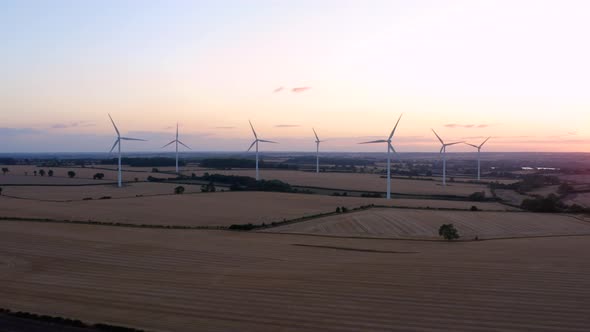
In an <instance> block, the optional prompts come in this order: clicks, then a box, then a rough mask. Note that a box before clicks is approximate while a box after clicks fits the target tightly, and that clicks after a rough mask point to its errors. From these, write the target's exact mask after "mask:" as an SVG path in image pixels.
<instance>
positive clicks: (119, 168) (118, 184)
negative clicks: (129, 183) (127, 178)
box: [109, 114, 145, 188]
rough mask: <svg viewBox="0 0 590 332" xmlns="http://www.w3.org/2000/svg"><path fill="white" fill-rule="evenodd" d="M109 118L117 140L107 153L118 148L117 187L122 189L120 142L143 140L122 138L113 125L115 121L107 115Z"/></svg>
mask: <svg viewBox="0 0 590 332" xmlns="http://www.w3.org/2000/svg"><path fill="white" fill-rule="evenodd" d="M109 118H110V119H111V123H112V124H113V127H115V131H116V132H117V140H116V141H115V144H113V147H112V148H111V151H109V153H111V152H113V150H114V149H115V147H117V146H118V147H119V164H118V165H119V167H118V168H117V173H118V174H117V186H118V187H119V188H121V187H122V183H121V141H144V142H145V140H144V139H140V138H131V137H122V136H121V133H120V132H119V129H118V128H117V125H115V121H113V118H112V117H111V115H110V114H109Z"/></svg>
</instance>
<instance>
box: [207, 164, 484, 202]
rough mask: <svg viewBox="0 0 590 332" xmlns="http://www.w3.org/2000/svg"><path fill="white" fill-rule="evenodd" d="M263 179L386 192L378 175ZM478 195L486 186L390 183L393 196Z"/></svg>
mask: <svg viewBox="0 0 590 332" xmlns="http://www.w3.org/2000/svg"><path fill="white" fill-rule="evenodd" d="M205 172H209V173H219V174H225V175H242V176H254V171H253V170H201V173H198V172H197V173H196V174H197V175H202V174H203V173H205ZM260 176H261V178H263V179H267V180H271V179H277V180H281V181H284V182H287V183H290V184H292V185H297V186H304V187H320V188H331V189H337V190H357V191H369V192H372V191H378V192H383V191H385V187H386V184H387V182H386V179H385V178H382V177H381V176H380V175H377V174H360V173H356V174H352V173H320V174H316V173H313V172H301V171H282V170H266V169H263V170H261V171H260ZM477 191H485V192H486V194H487V195H490V192H489V190H488V188H487V187H486V186H485V185H480V184H471V183H459V182H457V183H452V182H449V184H448V186H447V187H443V186H442V184H441V183H440V182H439V181H428V180H412V179H409V178H408V179H393V180H392V192H394V193H403V194H412V195H452V196H469V195H471V194H472V193H474V192H477Z"/></svg>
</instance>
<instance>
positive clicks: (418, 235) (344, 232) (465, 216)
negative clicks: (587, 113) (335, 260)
mask: <svg viewBox="0 0 590 332" xmlns="http://www.w3.org/2000/svg"><path fill="white" fill-rule="evenodd" d="M447 223H452V224H454V225H455V227H456V228H457V229H458V230H459V233H460V234H461V235H462V236H463V237H464V238H466V239H473V238H475V237H476V236H477V237H478V238H479V239H493V238H510V237H528V236H558V235H590V224H588V223H587V222H585V221H581V220H580V219H577V218H575V217H571V216H566V215H548V214H534V213H519V212H469V211H426V210H406V209H402V210H400V209H371V210H368V211H362V212H355V213H349V214H346V215H337V216H330V217H325V218H321V219H317V220H313V221H307V222H301V223H295V224H291V225H286V226H281V227H277V228H272V229H270V230H266V232H278V233H296V234H309V235H327V236H356V237H374V238H399V239H437V238H439V236H438V233H437V232H438V227H439V226H440V225H442V224H447Z"/></svg>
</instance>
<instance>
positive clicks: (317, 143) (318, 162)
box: [311, 128, 325, 173]
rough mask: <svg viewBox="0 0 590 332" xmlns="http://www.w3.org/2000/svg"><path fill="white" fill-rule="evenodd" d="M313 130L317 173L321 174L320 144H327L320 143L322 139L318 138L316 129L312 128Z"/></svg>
mask: <svg viewBox="0 0 590 332" xmlns="http://www.w3.org/2000/svg"><path fill="white" fill-rule="evenodd" d="M311 129H312V130H313V134H314V135H315V145H316V158H315V172H316V173H319V172H320V143H322V142H325V141H320V138H319V137H318V134H317V133H316V132H315V129H314V128H311Z"/></svg>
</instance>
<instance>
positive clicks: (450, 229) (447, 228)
mask: <svg viewBox="0 0 590 332" xmlns="http://www.w3.org/2000/svg"><path fill="white" fill-rule="evenodd" d="M438 235H439V236H442V237H444V239H445V240H447V241H452V240H456V239H458V238H459V232H458V231H457V229H456V228H455V226H454V225H453V224H443V225H442V226H440V228H439V229H438Z"/></svg>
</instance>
